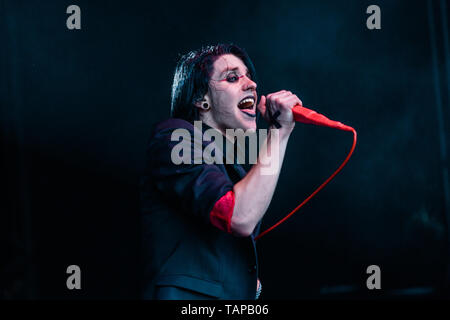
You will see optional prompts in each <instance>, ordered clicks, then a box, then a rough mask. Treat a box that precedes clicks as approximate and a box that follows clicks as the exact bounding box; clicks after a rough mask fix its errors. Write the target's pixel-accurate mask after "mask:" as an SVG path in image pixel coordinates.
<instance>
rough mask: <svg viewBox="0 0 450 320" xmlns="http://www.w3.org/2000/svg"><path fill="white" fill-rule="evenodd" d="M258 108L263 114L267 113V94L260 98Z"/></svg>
mask: <svg viewBox="0 0 450 320" xmlns="http://www.w3.org/2000/svg"><path fill="white" fill-rule="evenodd" d="M256 108H257V109H258V110H259V112H261V114H262V115H263V116H265V115H266V97H265V96H261V98H260V99H259V103H258V105H257V106H256Z"/></svg>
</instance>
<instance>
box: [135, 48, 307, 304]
mask: <svg viewBox="0 0 450 320" xmlns="http://www.w3.org/2000/svg"><path fill="white" fill-rule="evenodd" d="M295 105H300V106H301V105H302V102H301V101H300V99H299V98H298V97H297V96H296V95H295V94H293V93H292V92H290V91H286V90H281V91H278V92H275V93H271V94H268V95H267V96H264V95H262V96H261V98H260V99H259V102H258V95H257V84H256V72H255V68H254V66H253V63H252V61H251V60H250V58H249V56H248V55H247V53H246V52H245V50H243V49H241V48H239V47H238V46H236V45H233V44H218V45H215V46H207V47H203V48H201V49H199V50H195V51H191V52H189V53H187V54H185V55H183V56H182V57H181V58H180V60H179V62H178V64H177V66H176V69H175V73H174V78H173V85H172V97H171V118H169V119H167V120H164V121H162V122H159V123H158V124H156V125H155V127H154V128H153V131H152V134H151V137H150V140H149V144H148V148H147V160H146V169H145V172H144V174H143V176H142V180H141V200H142V205H141V208H142V212H141V213H142V221H143V262H144V283H143V298H144V299H165V300H166V299H176V300H182V299H183V300H184V299H255V298H256V299H257V298H258V296H259V293H260V291H261V283H260V281H259V279H258V262H257V255H256V247H255V237H256V236H257V235H258V233H259V226H260V221H261V219H262V217H263V216H264V214H265V212H266V210H267V208H268V206H269V204H270V202H271V200H272V197H273V194H274V191H275V187H276V185H277V181H278V177H279V173H280V170H276V172H275V173H274V174H271V175H267V174H261V170H262V164H263V163H264V164H266V165H267V163H270V162H271V161H276V163H277V165H278V166H279V167H280V168H281V165H282V162H283V158H284V155H285V151H286V146H287V143H288V140H289V137H290V134H291V132H292V130H293V129H294V126H295V122H294V118H293V114H292V108H293V107H294V106H295ZM257 110H258V111H259V112H260V113H261V115H262V116H263V117H264V119H265V120H266V121H267V122H268V123H269V124H270V129H275V130H276V133H277V136H278V139H274V138H273V135H272V134H271V130H269V134H268V135H267V138H266V141H265V142H264V143H265V146H266V147H267V148H269V147H271V144H273V143H275V141H276V143H277V144H278V145H277V146H276V147H277V148H278V150H279V159H273V158H271V157H270V156H268V155H267V154H262V153H260V154H259V155H258V159H257V162H256V164H254V165H253V166H252V167H251V169H250V170H249V171H248V172H246V171H245V170H244V169H243V167H242V166H241V165H240V164H238V163H236V162H234V163H233V164H229V163H226V161H224V162H223V164H208V163H205V162H203V163H200V164H198V163H196V164H194V162H191V163H192V164H174V163H173V162H172V161H171V151H172V149H173V147H174V145H176V144H177V141H172V139H171V134H172V132H173V131H174V130H176V129H178V128H184V129H187V130H189V132H191V136H194V125H193V122H194V121H202V124H203V126H202V128H203V129H202V130H206V129H210V128H212V129H215V130H217V131H218V132H220V133H221V134H222V135H223V136H224V137H225V138H227V139H229V137H227V134H226V129H243V130H248V129H253V130H256V112H257ZM202 143H203V144H205V146H206V145H207V144H208V143H207V142H202ZM209 143H214V141H212V142H209ZM224 154H225V152H224Z"/></svg>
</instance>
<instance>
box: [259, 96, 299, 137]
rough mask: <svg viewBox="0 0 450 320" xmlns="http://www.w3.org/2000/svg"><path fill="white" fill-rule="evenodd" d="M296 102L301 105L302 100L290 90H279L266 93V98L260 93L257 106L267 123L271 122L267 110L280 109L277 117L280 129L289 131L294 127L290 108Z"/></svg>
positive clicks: (274, 110)
mask: <svg viewBox="0 0 450 320" xmlns="http://www.w3.org/2000/svg"><path fill="white" fill-rule="evenodd" d="M298 104H299V105H301V106H303V103H302V101H301V100H300V99H299V98H298V97H297V96H296V95H295V94H293V93H292V92H290V91H286V90H281V91H278V92H275V93H271V94H268V95H267V98H266V97H265V96H264V95H262V96H261V99H260V101H259V103H258V106H257V108H258V110H259V112H261V114H262V115H263V117H264V119H265V120H266V121H267V122H269V123H271V119H270V117H269V112H268V110H270V111H271V113H272V114H274V113H275V112H277V111H280V113H281V114H280V115H279V116H278V117H277V122H278V123H279V124H280V125H281V128H280V130H282V131H287V132H289V133H290V132H291V131H292V129H293V128H294V127H295V121H294V116H293V114H292V111H291V110H292V108H293V107H294V106H296V105H298Z"/></svg>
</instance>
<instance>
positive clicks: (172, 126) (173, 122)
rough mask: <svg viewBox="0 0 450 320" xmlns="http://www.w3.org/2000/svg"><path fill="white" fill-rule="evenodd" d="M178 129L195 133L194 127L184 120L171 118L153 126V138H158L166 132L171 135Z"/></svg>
mask: <svg viewBox="0 0 450 320" xmlns="http://www.w3.org/2000/svg"><path fill="white" fill-rule="evenodd" d="M176 129H186V130H189V131H194V125H193V124H192V123H191V122H189V121H186V120H184V119H177V118H169V119H166V120H163V121H160V122H158V123H156V124H155V125H154V126H153V130H152V134H151V137H154V136H157V135H158V134H160V133H164V132H166V133H167V132H169V133H170V132H172V131H174V130H176Z"/></svg>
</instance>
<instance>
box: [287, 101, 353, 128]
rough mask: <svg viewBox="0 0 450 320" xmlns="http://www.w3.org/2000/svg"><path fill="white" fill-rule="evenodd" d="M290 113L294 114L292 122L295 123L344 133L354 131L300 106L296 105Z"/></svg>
mask: <svg viewBox="0 0 450 320" xmlns="http://www.w3.org/2000/svg"><path fill="white" fill-rule="evenodd" d="M292 113H293V114H294V120H295V121H297V122H302V123H306V124H315V125H318V126H324V127H330V128H335V129H339V130H344V131H353V130H354V129H353V128H352V127H349V126H346V125H345V124H343V123H341V122H338V121H333V120H330V119H328V118H327V117H325V116H324V115H322V114H320V113H317V112H316V111H314V110H311V109H308V108H305V107H302V106H300V105H296V106H295V107H294V108H292Z"/></svg>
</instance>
